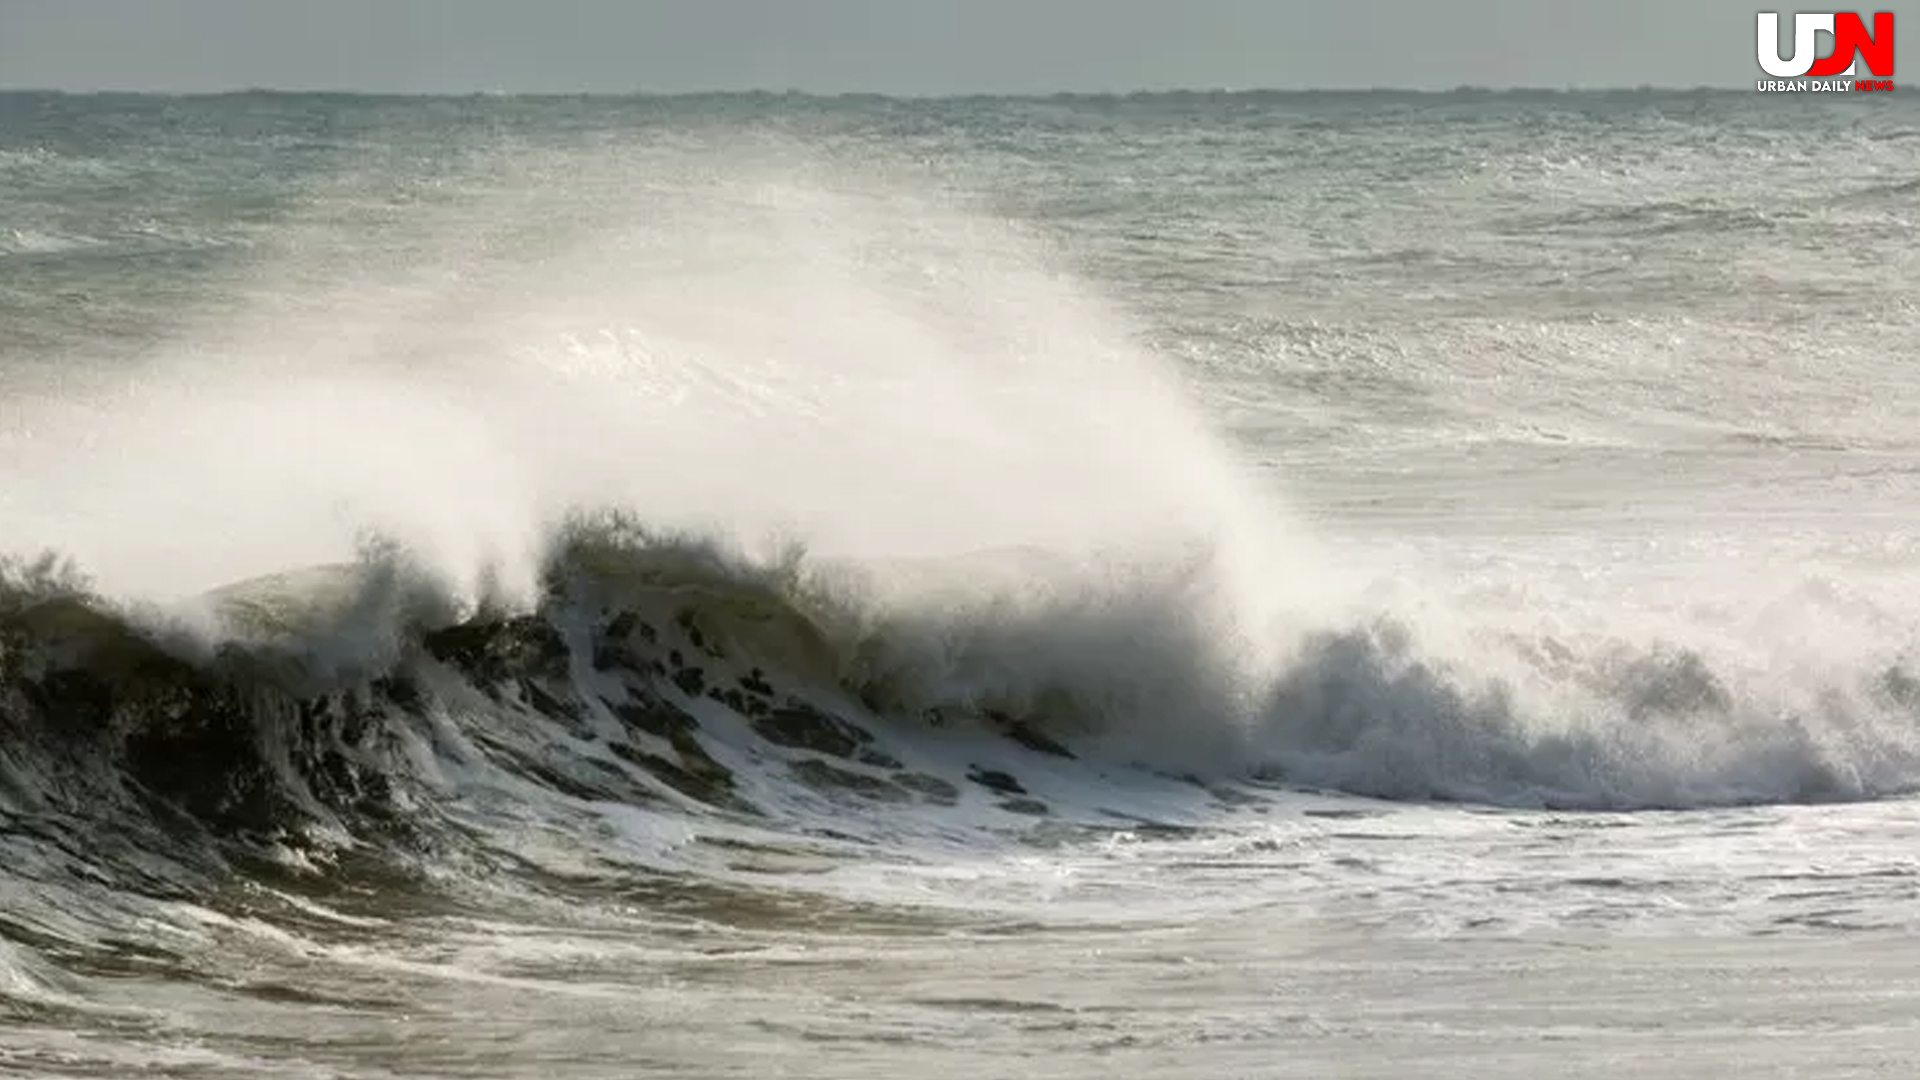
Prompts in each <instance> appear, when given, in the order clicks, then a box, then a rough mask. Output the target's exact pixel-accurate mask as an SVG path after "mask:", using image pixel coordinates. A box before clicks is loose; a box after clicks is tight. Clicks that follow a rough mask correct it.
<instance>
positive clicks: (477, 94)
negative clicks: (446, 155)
mask: <svg viewBox="0 0 1920 1080" xmlns="http://www.w3.org/2000/svg"><path fill="white" fill-rule="evenodd" d="M1744 92H1745V90H1744V88H1738V87H1735V86H1729V85H1709V84H1705V83H1699V84H1695V85H1691V86H1678V85H1655V84H1649V83H1641V84H1637V85H1633V86H1481V85H1475V84H1471V83H1463V84H1461V85H1458V86H1452V87H1447V88H1444V89H1441V88H1435V87H1413V86H1406V87H1402V86H1367V87H1360V86H1351V87H1291V88H1290V87H1238V88H1229V87H1197V86H1196V87H1161V88H1154V89H1133V90H974V91H942V92H927V93H910V92H894V91H882V90H803V89H798V88H788V89H783V90H773V89H767V88H750V89H737V88H736V89H707V90H647V89H641V88H635V89H632V90H363V89H341V88H327V87H276V86H235V87H226V88H221V89H196V90H155V89H124V88H114V87H95V88H89V89H84V90H79V89H73V88H70V87H51V86H7V85H0V94H6V95H41V96H60V97H155V98H220V97H341V98H417V99H448V98H456V99H464V98H575V99H577V98H604V99H609V100H632V99H649V98H650V99H674V98H729V97H730V98H798V99H817V100H832V99H849V98H852V99H869V100H883V101H928V102H931V101H967V100H981V99H995V100H1004V101H1048V100H1056V101H1057V100H1114V99H1126V98H1134V99H1138V98H1169V97H1312V96H1336V95H1347V96H1355V95H1367V94H1379V95H1386V94H1404V95H1423V96H1431V97H1444V96H1449V95H1463V94H1481V95H1506V94H1511V95H1523V94H1559V95H1568V94H1719V93H1744Z"/></svg>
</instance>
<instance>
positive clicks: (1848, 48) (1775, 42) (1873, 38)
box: [1754, 11, 1893, 90]
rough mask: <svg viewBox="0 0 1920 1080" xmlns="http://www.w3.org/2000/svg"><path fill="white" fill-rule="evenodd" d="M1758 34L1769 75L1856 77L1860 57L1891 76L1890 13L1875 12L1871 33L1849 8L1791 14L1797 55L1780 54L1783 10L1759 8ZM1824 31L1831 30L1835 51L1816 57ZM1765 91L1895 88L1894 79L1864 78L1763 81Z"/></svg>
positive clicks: (1869, 67)
mask: <svg viewBox="0 0 1920 1080" xmlns="http://www.w3.org/2000/svg"><path fill="white" fill-rule="evenodd" d="M1757 21H1758V27H1757V29H1756V31H1755V35H1754V36H1755V37H1756V38H1757V39H1758V44H1759V52H1760V67H1761V68H1762V69H1764V70H1765V71H1766V73H1767V74H1769V75H1772V76H1774V77H1775V78H1779V79H1827V78H1832V79H1836V80H1839V79H1852V78H1853V77H1854V75H1855V73H1856V69H1857V68H1858V66H1859V61H1861V60H1865V61H1866V62H1867V70H1869V71H1871V72H1873V73H1874V74H1875V75H1878V76H1880V77H1881V78H1882V79H1888V78H1889V77H1890V76H1892V75H1893V15H1892V13H1890V12H1885V11H1882V12H1877V13H1875V15H1874V16H1873V32H1872V33H1868V32H1867V25H1866V23H1864V22H1862V21H1861V19H1860V16H1859V15H1857V14H1855V13H1854V12H1851V11H1838V12H1825V13H1812V14H1808V13H1802V14H1799V15H1795V16H1794V17H1793V56H1792V57H1791V58H1790V59H1786V60H1782V59H1781V58H1780V14H1779V12H1775V11H1763V12H1761V13H1760V16H1759V19H1758V20H1757ZM1822 31H1825V32H1826V33H1828V34H1831V35H1833V52H1832V53H1830V54H1828V55H1827V56H1825V57H1816V56H1815V55H1814V53H1815V51H1816V50H1817V49H1818V48H1819V38H1818V36H1817V35H1818V34H1820V33H1821V32H1822ZM1760 88H1761V89H1763V90H1891V89H1893V83H1892V82H1891V81H1886V82H1880V81H1876V80H1873V79H1860V80H1858V81H1857V82H1852V83H1845V82H1837V81H1836V82H1832V83H1827V84H1818V83H1804V82H1803V83H1797V84H1796V83H1774V84H1768V83H1766V82H1762V83H1761V84H1760Z"/></svg>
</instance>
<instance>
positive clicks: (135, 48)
mask: <svg viewBox="0 0 1920 1080" xmlns="http://www.w3.org/2000/svg"><path fill="white" fill-rule="evenodd" d="M1760 3H1761V4H1762V5H1763V6H1766V7H1778V6H1777V5H1766V4H1765V0H1760ZM1756 10H1758V8H1756V6H1755V3H1754V2H1753V0H1746V2H1742V0H1614V2H1607V0H1451V2H1449V0H624V2H623V0H305V2H301V3H292V2H287V0H0V86H7V87H44V88H59V89H73V90H85V89H137V90H173V91H189V90H217V89H234V88H244V87H273V88H286V89H313V88H326V89H345V90H366V91H406V92H443V91H445V92H465V91H473V90H492V91H562V92H564V91H600V92H624V91H633V90H649V91H661V92H672V91H688V90H712V89H721V90H739V89H772V90H782V89H800V90H811V91H821V92H836V91H849V90H853V91H875V92H882V93H896V94H943V93H970V92H1048V91H1055V90H1130V89H1160V88H1168V87H1196V88H1212V87H1228V88H1249V87H1275V88H1308V87H1323V88H1343V87H1374V86H1391V87H1409V88H1427V89H1445V88H1448V87H1453V86H1458V85H1462V84H1473V85H1483V86H1516V85H1518V86H1543V87H1566V86H1636V85H1641V84H1651V85H1656V86H1682V87H1690V86H1698V85H1715V86H1735V87H1737V86H1744V85H1750V84H1751V82H1752V81H1753V80H1754V79H1756V78H1759V77H1761V72H1760V71H1759V69H1758V65H1757V63H1756V62H1755V59H1754V51H1755V50H1754V13H1755V11H1756ZM1779 10H1783V11H1792V10H1794V9H1791V8H1780V9H1779ZM1859 10H1862V11H1874V10H1882V11H1893V12H1894V13H1895V14H1896V24H1897V25H1898V27H1899V37H1900V42H1899V44H1898V46H1897V47H1896V53H1895V63H1896V66H1897V71H1896V82H1902V83H1904V82H1907V81H1908V80H1912V79H1914V78H1915V77H1916V76H1920V0H1896V2H1893V3H1881V4H1879V5H1877V6H1875V7H1862V8H1860V9H1859ZM1786 21H1790V20H1786ZM1788 51H1790V50H1788ZM1908 57H1911V59H1907V58H1908ZM1903 61H1904V64H1903V63H1902V62H1903ZM1909 65H1910V67H1909ZM1909 70H1911V71H1912V73H1913V74H1912V75H1909V76H1908V77H1907V79H1900V78H1899V77H1898V76H1899V75H1902V74H1906V72H1907V71H1909ZM1901 89H1902V90H1905V89H1906V87H1905V86H1902V87H1901Z"/></svg>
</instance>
